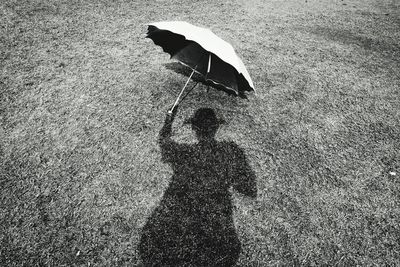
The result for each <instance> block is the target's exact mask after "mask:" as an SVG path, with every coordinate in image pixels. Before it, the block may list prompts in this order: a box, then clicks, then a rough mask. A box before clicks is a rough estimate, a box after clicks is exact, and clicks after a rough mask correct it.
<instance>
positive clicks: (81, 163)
mask: <svg viewBox="0 0 400 267" xmlns="http://www.w3.org/2000/svg"><path fill="white" fill-rule="evenodd" d="M161 20H185V21H188V22H191V23H193V24H196V25H202V26H205V27H208V28H210V29H212V30H213V32H214V33H216V34H217V35H219V36H221V37H222V38H223V39H225V40H227V41H229V42H230V43H231V44H232V45H233V46H234V47H235V49H236V51H237V53H238V54H239V55H240V57H241V58H242V59H243V62H244V63H245V65H246V66H247V69H248V71H249V73H250V75H251V76H252V78H253V81H254V84H255V87H256V94H251V95H250V97H249V99H248V100H242V99H237V98H233V97H230V96H227V95H226V94H224V93H223V92H220V91H217V90H210V91H209V92H208V93H207V92H206V91H205V87H204V86H200V87H199V88H197V89H196V90H195V91H194V92H193V93H192V94H191V95H189V97H188V98H187V99H186V100H185V101H184V102H183V103H182V105H181V106H180V109H179V113H178V114H177V118H176V121H175V123H174V127H173V136H174V140H176V141H178V142H181V143H193V142H195V136H194V134H193V132H192V131H191V129H190V127H188V126H186V125H183V124H182V122H183V121H184V120H185V119H187V118H188V117H190V116H191V115H192V114H193V112H194V111H195V110H197V109H198V108H201V107H210V108H213V109H214V110H215V112H216V113H217V116H218V117H222V118H224V119H225V120H226V121H227V123H226V124H224V125H223V126H222V127H221V129H220V130H219V132H218V134H217V139H218V140H227V141H232V142H234V143H236V144H237V145H238V147H240V148H241V149H243V151H244V152H245V154H246V157H247V160H248V162H249V164H250V166H251V168H252V170H253V171H254V173H255V175H256V180H257V181H256V182H257V198H255V199H252V198H248V197H245V196H243V195H241V194H239V193H236V192H233V204H234V210H233V219H234V222H235V227H236V232H237V235H238V238H239V240H240V243H241V246H242V252H241V253H240V257H239V259H238V262H237V266H285V265H286V266H288V265H289V266H298V265H304V266H309V265H314V266H318V265H329V266H356V265H359V266H385V265H386V266H396V265H397V266H399V265H400V152H399V149H400V128H399V127H400V96H399V94H400V93H399V92H400V90H399V84H400V43H399V40H400V2H399V1H396V0H381V1H373V0H340V1H339V0H302V1H300V0H287V1H283V0H264V1H262V0H251V1H245V0H229V1H176V0H175V1H174V0H171V1H167V0H164V1H163V0H154V1H138V0H132V1H130V0H118V1H100V0H99V1H95V0H87V1H77V0H68V1H67V0H49V1H45V0H2V1H0V58H1V61H0V71H1V72H0V126H1V127H0V137H1V138H0V139H1V140H0V201H1V202H0V240H1V241H0V242H1V243H0V262H1V263H0V265H1V266H21V265H23V266H42V265H47V266H71V265H81V266H92V265H100V266H105V265H107V266H116V265H127V266H134V265H136V264H140V263H141V258H140V255H139V253H138V244H139V241H140V238H141V234H142V229H143V227H144V225H145V224H146V221H147V219H148V218H149V216H150V215H151V214H152V211H153V210H154V209H155V208H156V207H157V205H158V203H159V201H160V199H161V198H162V196H163V193H164V191H165V190H166V188H167V187H168V185H169V182H170V178H171V176H172V174H173V172H172V169H171V168H170V166H169V165H167V164H165V163H163V162H162V160H161V154H160V148H159V145H158V143H157V138H158V132H159V130H160V128H161V127H162V124H163V121H164V117H165V112H166V110H167V109H168V107H170V106H171V104H172V103H173V101H174V98H175V97H176V95H177V94H178V92H179V90H180V89H181V87H182V86H183V84H184V82H185V79H186V77H185V76H183V75H180V74H178V73H176V72H174V71H172V70H171V69H170V68H167V67H166V64H168V63H170V60H169V57H168V55H167V54H165V53H163V52H162V49H161V48H160V47H156V46H155V45H154V44H153V43H152V42H151V40H149V39H146V38H144V37H145V34H146V31H147V26H146V23H149V22H154V21H161Z"/></svg>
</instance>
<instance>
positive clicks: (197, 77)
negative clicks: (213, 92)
mask: <svg viewBox="0 0 400 267" xmlns="http://www.w3.org/2000/svg"><path fill="white" fill-rule="evenodd" d="M164 67H165V68H167V69H169V70H172V71H174V72H176V73H178V74H180V75H183V76H186V77H189V76H190V74H191V73H192V69H191V68H189V67H186V66H184V65H182V64H180V63H179V62H170V63H165V64H164ZM192 80H193V81H195V82H198V83H201V84H203V85H205V86H209V87H212V88H214V89H217V90H220V91H223V92H225V93H227V94H228V95H231V96H236V95H235V93H233V92H232V91H231V90H228V89H226V88H225V87H223V86H222V85H218V84H215V83H212V82H210V81H206V80H205V79H204V77H203V76H202V75H201V74H199V73H195V74H194V75H193V76H192ZM238 96H239V97H241V98H244V99H247V95H246V94H245V93H244V92H242V91H239V95H238Z"/></svg>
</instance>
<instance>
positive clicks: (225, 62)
mask: <svg viewBox="0 0 400 267" xmlns="http://www.w3.org/2000/svg"><path fill="white" fill-rule="evenodd" d="M147 37H148V38H150V39H152V40H153V42H154V43H155V44H156V45H159V46H161V47H162V48H163V50H164V52H167V53H169V54H170V55H171V58H173V59H176V60H178V61H179V62H180V63H182V64H184V65H186V66H188V67H190V68H191V69H192V70H193V71H192V73H191V75H190V76H189V79H188V80H187V81H186V84H185V86H184V87H183V88H182V90H181V92H180V94H179V95H178V98H177V99H176V101H175V103H174V105H173V107H172V108H171V110H173V108H174V107H175V106H176V105H177V104H178V102H179V98H180V97H181V96H182V94H183V91H184V90H185V88H186V86H187V85H188V83H189V80H190V79H191V78H192V75H193V74H194V72H197V73H200V74H201V75H202V76H203V77H204V80H205V81H206V82H212V83H214V84H215V85H218V86H223V88H225V89H227V90H229V91H230V92H232V93H233V94H234V95H237V96H244V95H245V94H244V92H245V91H254V85H253V81H252V80H251V78H250V75H249V73H248V72H247V70H246V67H245V66H244V64H243V62H242V60H241V59H240V58H239V57H238V56H237V55H236V53H235V50H234V49H233V47H232V46H231V45H230V44H229V43H228V42H226V41H224V40H222V39H221V38H219V37H218V36H217V35H215V34H214V33H213V32H212V31H210V30H209V29H206V28H201V27H197V26H194V25H192V24H190V23H187V22H184V21H163V22H155V23H151V24H149V25H148V32H147Z"/></svg>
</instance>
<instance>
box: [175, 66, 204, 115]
mask: <svg viewBox="0 0 400 267" xmlns="http://www.w3.org/2000/svg"><path fill="white" fill-rule="evenodd" d="M196 67H197V66H196ZM195 70H196V68H194V69H193V71H192V74H190V76H189V79H187V81H186V83H185V86H183V88H182V90H181V92H180V93H179V95H178V98H177V99H176V100H175V103H174V105H173V106H172V108H171V109H170V110H168V114H172V111H173V110H174V108H175V107H176V105H177V104H178V103H179V98H181V96H182V94H183V91H185V88H186V86H187V85H188V83H189V81H190V79H191V78H192V76H193V74H194V71H195Z"/></svg>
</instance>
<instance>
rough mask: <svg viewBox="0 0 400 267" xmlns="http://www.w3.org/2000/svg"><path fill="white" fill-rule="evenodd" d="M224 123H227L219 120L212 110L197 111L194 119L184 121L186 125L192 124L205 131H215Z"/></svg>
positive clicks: (202, 109)
mask: <svg viewBox="0 0 400 267" xmlns="http://www.w3.org/2000/svg"><path fill="white" fill-rule="evenodd" d="M224 123H226V122H225V120H223V119H219V118H217V116H216V115H215V112H214V110H212V109H211V108H200V109H198V110H196V112H195V113H194V115H193V117H191V118H188V119H187V120H185V121H184V124H191V125H192V126H194V127H196V128H198V129H200V130H203V131H207V130H214V129H216V128H218V127H219V126H220V125H221V124H224Z"/></svg>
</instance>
